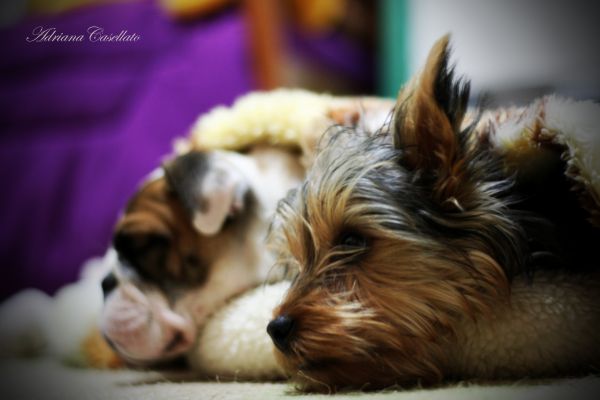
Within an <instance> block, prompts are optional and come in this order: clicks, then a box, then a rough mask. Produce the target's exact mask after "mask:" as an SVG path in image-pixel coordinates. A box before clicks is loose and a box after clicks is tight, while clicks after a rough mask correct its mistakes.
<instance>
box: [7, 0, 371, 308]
mask: <svg viewBox="0 0 600 400" xmlns="http://www.w3.org/2000/svg"><path fill="white" fill-rule="evenodd" d="M154 3H155V1H150V0H140V1H138V2H131V3H123V4H112V5H106V6H100V7H94V8H83V9H80V10H77V11H74V12H70V13H68V14H64V15H61V16H59V17H56V18H47V19H36V20H28V21H25V22H23V23H21V24H20V25H18V26H15V27H12V28H10V29H5V30H2V31H0V52H1V53H0V54H2V56H1V57H0V182H1V183H2V191H0V263H1V266H0V268H2V274H1V275H0V276H1V277H2V278H0V300H1V299H3V298H5V297H7V296H8V295H10V294H12V293H14V292H16V291H17V290H20V289H22V288H25V287H36V288H40V289H43V290H45V291H46V292H49V293H53V292H54V291H55V290H56V289H57V288H58V287H60V286H61V285H64V284H65V283H67V282H71V281H73V280H75V279H76V278H77V276H78V272H79V269H80V267H81V264H82V262H83V261H85V260H86V259H87V258H89V257H92V256H98V255H101V254H103V253H104V251H105V250H106V248H107V245H108V244H109V243H110V239H111V233H112V228H113V225H114V223H115V221H116V219H117V217H118V214H119V211H120V210H121V209H122V208H123V207H124V205H125V203H126V201H127V199H128V198H129V197H130V196H131V195H132V194H133V192H134V191H135V190H136V187H137V185H138V184H139V182H140V181H141V180H142V179H143V177H144V176H145V175H146V174H147V173H148V172H150V171H151V170H153V169H154V168H156V167H157V166H158V165H159V164H160V161H161V159H162V157H163V156H164V155H166V154H167V153H169V152H170V151H171V144H172V140H173V139H174V138H175V137H177V136H181V135H184V134H186V132H187V131H188V129H189V127H190V125H191V124H192V123H193V121H194V120H195V119H196V117H197V116H198V115H199V114H200V113H202V112H205V111H207V110H208V109H210V108H212V107H213V106H215V105H217V104H230V103H231V102H232V101H233V99H235V98H236V97H237V96H239V95H241V94H243V93H245V92H248V91H249V90H252V89H254V88H255V86H254V83H253V74H252V71H251V69H250V65H251V62H250V54H249V50H248V49H249V46H248V44H247V43H246V39H245V37H246V34H245V25H244V18H243V16H242V15H241V14H240V12H239V10H237V11H236V10H235V9H230V10H228V11H225V12H223V13H220V14H217V15H213V16H211V17H209V18H206V19H202V20H197V21H194V22H193V23H192V22H190V23H176V22H173V21H171V20H169V19H168V18H166V17H165V15H164V14H163V13H162V11H160V10H159V9H158V8H157V7H156V6H155V5H154ZM38 26H43V27H44V28H50V27H55V28H56V30H57V32H61V33H64V34H86V31H87V29H88V27H90V26H100V27H103V28H104V30H105V32H106V33H114V34H118V33H119V32H120V31H121V30H127V31H128V32H129V33H137V34H139V35H140V36H141V40H139V41H138V42H134V43H126V42H124V43H90V42H89V41H87V40H85V41H84V42H83V43H60V42H56V43H28V42H27V41H26V38H27V37H28V36H29V37H31V36H32V31H33V29H34V28H35V27H38ZM286 36H287V39H288V42H289V43H288V44H289V45H290V46H291V49H292V51H294V52H296V53H298V54H299V55H300V56H301V57H305V58H308V59H310V60H311V62H313V63H315V64H318V65H321V66H323V67H324V68H326V69H329V70H333V71H335V72H336V73H337V74H339V75H340V76H344V77H346V79H347V81H348V82H353V83H358V86H357V88H359V89H360V90H363V89H364V86H365V85H366V86H367V87H368V86H369V85H370V82H372V77H373V73H372V72H373V66H372V54H371V53H369V52H368V51H366V50H365V49H361V48H360V47H359V46H357V45H356V44H354V43H352V41H350V40H349V39H348V38H346V37H344V36H343V35H342V34H340V33H339V32H331V33H330V34H328V35H325V36H321V37H302V36H301V35H299V34H298V33H295V32H294V31H293V30H292V29H290V30H289V32H286Z"/></svg>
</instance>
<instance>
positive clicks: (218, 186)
mask: <svg viewBox="0 0 600 400" xmlns="http://www.w3.org/2000/svg"><path fill="white" fill-rule="evenodd" d="M163 168H164V170H165V177H166V179H167V183H168V185H169V186H170V188H171V189H172V190H173V191H174V192H175V194H176V195H177V197H178V198H179V200H180V201H181V203H182V205H183V206H184V208H185V209H186V210H187V211H188V212H189V213H190V216H191V218H192V224H193V226H194V228H195V229H196V230H197V231H198V232H199V233H201V234H203V235H206V236H212V235H216V234H217V233H219V232H220V231H221V229H222V227H223V224H224V223H225V221H226V219H227V217H229V216H232V215H234V214H236V213H238V212H240V211H241V210H242V209H243V207H244V195H245V194H246V191H247V190H248V185H247V183H246V181H245V179H244V178H243V177H242V175H241V174H240V172H239V171H237V170H236V169H235V167H234V166H233V165H228V164H227V163H226V162H223V160H222V159H221V157H219V156H218V155H216V154H215V153H206V152H198V151H192V152H189V153H186V154H184V155H181V156H179V157H177V158H175V159H174V160H172V161H170V162H168V163H166V164H164V165H163Z"/></svg>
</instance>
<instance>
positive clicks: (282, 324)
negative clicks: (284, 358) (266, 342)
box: [267, 315, 294, 353]
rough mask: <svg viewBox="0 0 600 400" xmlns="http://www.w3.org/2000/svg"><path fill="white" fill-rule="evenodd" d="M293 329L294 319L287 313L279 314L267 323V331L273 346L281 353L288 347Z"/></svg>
mask: <svg viewBox="0 0 600 400" xmlns="http://www.w3.org/2000/svg"><path fill="white" fill-rule="evenodd" d="M293 330H294V320H293V319H292V318H290V317H289V316H287V315H280V316H279V317H277V318H275V319H274V320H272V321H271V322H269V325H267V333H268V334H269V336H271V339H272V340H273V343H274V344H275V346H276V347H277V348H278V349H279V350H281V351H282V352H283V353H285V352H287V351H288V350H289V347H290V337H291V335H292V331H293Z"/></svg>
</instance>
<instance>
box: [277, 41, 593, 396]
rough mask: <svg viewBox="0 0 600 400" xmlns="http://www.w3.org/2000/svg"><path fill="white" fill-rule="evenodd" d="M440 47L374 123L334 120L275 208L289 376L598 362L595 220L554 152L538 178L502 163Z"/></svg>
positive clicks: (387, 379) (458, 373)
mask: <svg viewBox="0 0 600 400" xmlns="http://www.w3.org/2000/svg"><path fill="white" fill-rule="evenodd" d="M448 57H449V49H448V38H447V37H445V38H443V39H441V40H440V41H439V42H438V43H436V44H435V46H434V47H433V49H432V50H431V53H430V55H429V58H428V60H427V63H426V66H425V68H424V70H423V71H422V73H421V74H420V75H418V76H417V77H416V78H415V79H413V81H411V83H410V84H409V85H407V87H406V88H404V89H403V90H402V91H401V92H400V95H399V98H398V102H397V104H396V107H395V110H394V113H393V118H392V120H391V122H390V123H389V124H387V125H385V126H383V127H382V128H381V129H380V130H378V131H375V132H373V131H367V130H364V129H358V128H357V129H347V128H339V129H333V130H332V132H331V133H330V134H329V135H328V136H327V137H326V138H325V139H324V140H323V143H322V148H321V150H320V151H319V152H318V153H317V155H316V158H315V161H314V164H313V165H312V167H311V169H310V170H309V171H308V173H307V177H306V179H305V181H304V183H303V184H302V186H301V187H300V188H298V189H297V190H294V191H292V192H291V194H290V195H289V196H288V197H287V198H286V200H285V201H283V202H282V203H281V204H280V206H279V210H278V218H277V220H276V222H275V224H274V228H273V238H274V240H275V242H276V243H278V246H279V252H280V265H282V266H283V267H285V268H288V269H291V270H293V271H296V277H295V279H294V281H293V283H292V286H291V289H290V290H289V292H288V293H287V296H286V298H285V299H284V301H283V302H282V304H281V305H280V306H279V307H278V308H277V309H276V310H275V312H274V319H273V320H272V321H271V323H270V324H269V327H268V332H269V334H270V335H271V337H272V339H273V341H274V343H275V345H276V347H277V349H278V350H277V351H276V352H277V354H276V355H277V357H278V358H279V360H280V362H281V363H282V365H283V366H284V367H285V368H286V369H287V371H288V372H289V373H290V375H291V376H293V377H294V378H295V379H296V381H297V382H298V385H299V387H300V388H301V389H304V390H317V391H334V390H341V389H346V388H362V389H378V388H384V387H388V386H392V385H401V386H413V385H419V384H421V385H431V384H438V383H440V382H442V381H444V380H447V379H473V378H475V379H490V378H491V379H498V378H525V377H540V376H556V375H569V374H578V373H586V372H589V371H593V368H594V367H597V366H598V365H599V364H600V335H598V329H599V328H600V293H599V290H598V289H600V277H599V275H598V268H597V267H598V260H599V257H598V256H597V254H596V253H597V249H596V247H597V246H598V244H599V243H600V233H599V230H598V229H596V228H594V227H592V226H591V225H590V224H589V223H588V222H587V221H586V215H585V213H583V212H581V210H580V208H579V207H578V205H577V200H576V199H575V198H574V197H573V196H571V194H570V192H569V190H568V185H567V184H566V183H565V182H564V181H563V180H564V174H563V172H564V165H563V164H561V159H560V149H555V148H552V146H549V147H548V148H547V149H545V150H547V151H549V154H551V157H553V158H554V159H555V162H554V163H553V164H551V165H554V166H555V168H554V170H551V171H546V173H545V175H543V176H541V177H540V180H539V181H536V182H533V183H532V182H528V181H527V179H521V178H523V177H522V176H521V175H520V174H519V173H518V170H517V171H515V170H512V171H511V170H507V168H506V165H505V163H504V160H503V159H502V157H501V156H499V155H498V154H497V153H496V152H495V151H494V149H493V146H492V145H491V143H490V140H489V137H486V135H479V134H477V132H476V130H475V126H476V123H477V120H476V119H475V120H474V122H473V123H472V124H468V125H467V124H466V123H465V113H466V111H467V102H468V100H469V82H468V81H465V80H461V79H456V78H455V76H454V71H453V68H452V67H451V66H449V65H448ZM465 125H466V126H465ZM525 162H527V161H525ZM570 210H573V211H572V212H571V211H570Z"/></svg>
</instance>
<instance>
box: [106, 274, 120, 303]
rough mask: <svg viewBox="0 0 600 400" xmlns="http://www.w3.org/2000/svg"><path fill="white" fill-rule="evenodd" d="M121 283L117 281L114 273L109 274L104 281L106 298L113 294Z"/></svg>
mask: <svg viewBox="0 0 600 400" xmlns="http://www.w3.org/2000/svg"><path fill="white" fill-rule="evenodd" d="M118 284H119V282H118V281H117V277H116V276H115V274H114V273H112V272H109V273H108V275H106V276H105V277H104V279H102V293H104V297H105V298H106V296H108V295H109V294H110V292H112V291H113V290H114V289H115V288H116V287H117V285H118Z"/></svg>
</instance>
